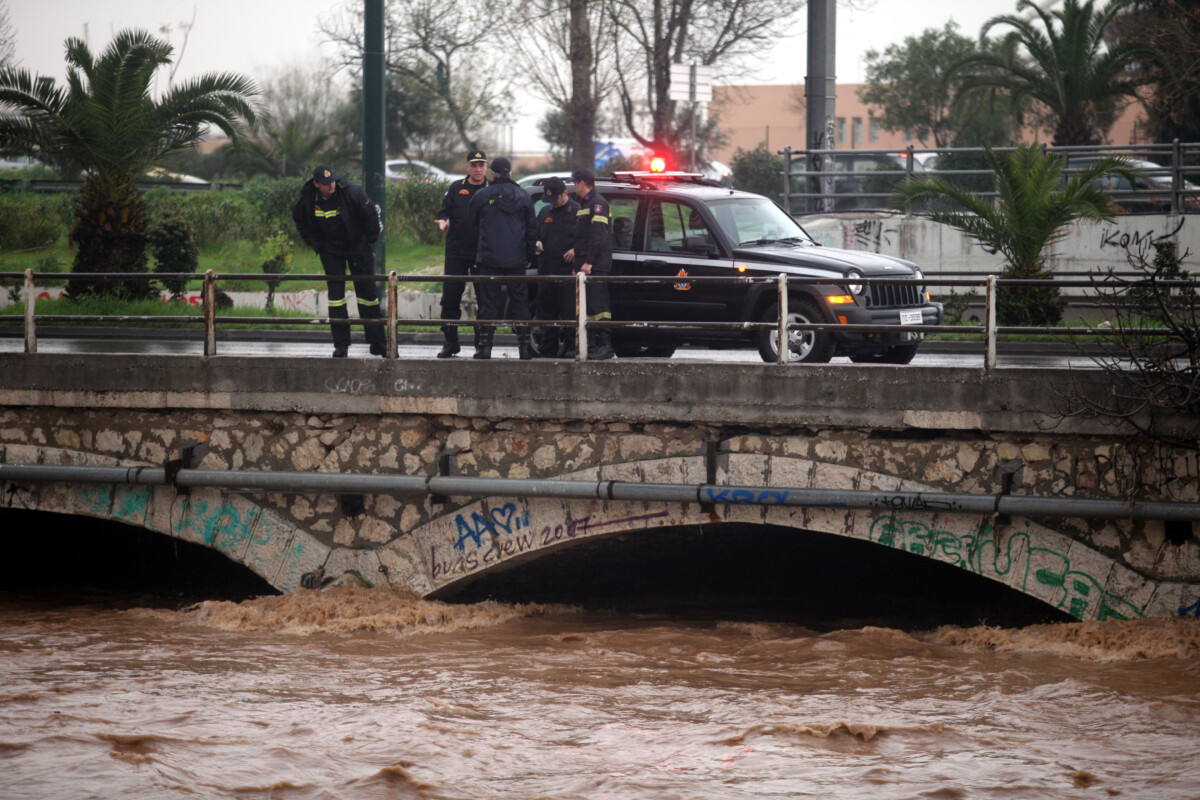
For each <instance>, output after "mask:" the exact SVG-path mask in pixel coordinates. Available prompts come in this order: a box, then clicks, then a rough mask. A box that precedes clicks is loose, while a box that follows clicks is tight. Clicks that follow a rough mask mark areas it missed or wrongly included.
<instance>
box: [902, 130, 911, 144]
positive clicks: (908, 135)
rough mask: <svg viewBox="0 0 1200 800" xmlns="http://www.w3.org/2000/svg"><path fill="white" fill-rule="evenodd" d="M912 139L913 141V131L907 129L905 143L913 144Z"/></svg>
mask: <svg viewBox="0 0 1200 800" xmlns="http://www.w3.org/2000/svg"><path fill="white" fill-rule="evenodd" d="M912 141H913V134H912V131H905V132H904V143H905V144H912Z"/></svg>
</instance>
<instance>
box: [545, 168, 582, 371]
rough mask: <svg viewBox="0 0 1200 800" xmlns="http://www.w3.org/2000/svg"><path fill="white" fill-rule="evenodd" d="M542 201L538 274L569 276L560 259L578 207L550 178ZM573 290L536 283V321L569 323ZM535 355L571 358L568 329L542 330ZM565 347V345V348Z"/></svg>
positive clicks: (569, 242)
mask: <svg viewBox="0 0 1200 800" xmlns="http://www.w3.org/2000/svg"><path fill="white" fill-rule="evenodd" d="M542 199H543V200H545V201H546V202H547V203H549V205H547V206H545V207H544V208H543V209H542V213H540V214H539V215H538V241H537V251H538V253H540V254H541V260H540V262H539V263H538V275H570V274H571V265H570V264H568V263H567V262H566V261H565V260H564V259H563V256H564V255H565V254H566V252H567V251H568V250H570V249H571V248H572V247H573V246H574V242H575V213H576V212H577V211H579V204H578V203H576V202H575V201H574V200H572V199H571V195H570V194H569V193H568V192H567V184H566V183H565V182H564V181H563V179H562V178H559V177H552V178H550V179H548V180H547V181H546V183H545V188H544V189H543V191H542ZM574 311H575V287H574V286H573V285H572V284H570V283H567V282H563V283H542V284H538V296H537V314H536V315H535V316H536V317H537V319H555V320H569V319H572V318H573V317H574ZM540 330H541V331H542V333H541V336H540V337H539V339H538V343H537V354H538V355H539V356H541V357H542V358H558V357H559V355H560V354H563V355H572V354H573V353H574V351H575V347H574V345H573V344H572V342H573V341H574V339H573V338H572V334H571V330H570V329H569V328H542V329H540ZM564 345H565V346H564Z"/></svg>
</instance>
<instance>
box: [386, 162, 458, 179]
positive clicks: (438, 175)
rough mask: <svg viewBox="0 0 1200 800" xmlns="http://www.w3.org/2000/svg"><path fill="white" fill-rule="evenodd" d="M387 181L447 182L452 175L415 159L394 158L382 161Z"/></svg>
mask: <svg viewBox="0 0 1200 800" xmlns="http://www.w3.org/2000/svg"><path fill="white" fill-rule="evenodd" d="M384 170H385V172H386V173H387V179H388V180H389V181H411V180H415V181H420V182H422V183H449V182H450V181H452V180H454V177H453V176H451V175H449V174H448V173H446V172H445V171H444V170H442V169H441V168H440V167H435V166H434V165H433V164H430V163H429V162H427V161H418V160H417V159H415V158H414V159H408V158H395V159H392V160H391V161H386V162H384Z"/></svg>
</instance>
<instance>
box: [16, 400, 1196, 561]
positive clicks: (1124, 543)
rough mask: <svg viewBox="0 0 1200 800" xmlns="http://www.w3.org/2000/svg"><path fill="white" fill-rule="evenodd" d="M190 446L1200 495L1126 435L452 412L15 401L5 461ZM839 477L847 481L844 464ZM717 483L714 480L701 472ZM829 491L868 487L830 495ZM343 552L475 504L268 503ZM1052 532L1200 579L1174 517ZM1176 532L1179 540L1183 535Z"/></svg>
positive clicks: (512, 471)
mask: <svg viewBox="0 0 1200 800" xmlns="http://www.w3.org/2000/svg"><path fill="white" fill-rule="evenodd" d="M186 440H192V441H196V442H199V443H202V444H204V445H205V446H206V447H207V450H208V452H207V454H206V455H205V456H204V458H203V460H202V462H201V463H200V465H199V466H200V468H202V469H214V470H227V469H232V470H243V469H245V470H294V471H300V472H328V473H336V472H364V473H395V474H406V475H417V474H419V475H431V474H437V470H438V458H439V455H441V454H443V453H451V454H453V455H454V461H455V465H456V470H457V474H460V475H464V476H478V477H503V478H554V477H559V476H563V475H568V474H579V473H581V472H583V471H585V470H589V469H594V468H597V467H604V466H608V465H617V464H623V463H632V462H645V461H653V460H654V459H667V458H688V457H691V458H695V457H703V456H704V454H705V452H706V446H707V444H708V442H709V441H717V442H718V443H719V452H721V453H722V454H723V455H722V456H721V458H723V459H725V460H726V461H727V460H728V458H729V457H730V454H739V455H747V454H755V455H763V456H775V457H791V458H796V459H807V460H811V461H813V462H817V463H821V464H829V465H836V466H839V467H844V468H846V469H847V470H856V471H865V472H871V473H882V474H885V475H891V476H896V477H897V478H900V479H902V480H905V481H912V482H917V483H920V484H922V485H924V486H927V487H930V488H931V489H932V490H934V491H945V492H964V493H985V494H992V493H996V492H998V491H999V490H1000V478H999V472H1000V471H1001V469H1002V468H1005V469H1008V470H1010V471H1011V470H1012V469H1014V468H1015V467H1016V466H1017V465H1020V472H1019V474H1018V477H1019V481H1018V483H1017V485H1016V486H1015V487H1014V490H1013V491H1014V493H1015V494H1029V495H1038V496H1056V497H1091V498H1110V499H1111V498H1120V497H1122V496H1123V494H1122V493H1123V491H1124V490H1125V489H1126V488H1127V487H1128V486H1129V484H1130V482H1131V481H1134V482H1136V483H1138V484H1140V488H1139V491H1138V494H1139V496H1140V497H1141V498H1143V499H1162V500H1171V501H1184V502H1197V501H1198V500H1200V494H1198V488H1197V487H1198V482H1197V471H1198V468H1197V462H1196V457H1195V455H1194V454H1184V453H1175V452H1168V451H1162V452H1160V453H1159V454H1158V457H1157V458H1156V459H1155V460H1154V461H1153V462H1144V463H1143V464H1142V467H1141V468H1142V474H1139V475H1131V474H1130V469H1131V467H1130V461H1129V459H1128V453H1127V449H1126V443H1124V442H1122V441H1121V440H1119V439H1114V438H1112V437H1107V438H1105V437H1096V436H1082V435H1055V434H1054V433H1053V432H1046V433H1041V434H1037V435H1016V434H1005V435H986V434H980V433H978V432H962V433H958V434H953V433H941V434H940V435H934V434H931V433H929V432H926V433H925V434H923V435H920V436H915V437H914V436H913V434H912V433H907V434H905V433H896V432H888V431H868V430H860V429H853V428H820V429H818V428H808V427H804V428H763V429H758V430H750V429H746V428H743V427H734V426H707V425H669V424H631V423H626V422H605V421H596V422H579V421H571V422H554V421H537V420H488V419H481V418H476V419H468V418H463V417H458V416H448V415H416V414H413V415H382V416H376V415H327V414H322V415H312V414H288V413H265V412H231V411H220V412H217V411H170V410H168V411H161V412H160V411H148V410H118V409H104V410H91V409H63V408H9V409H6V410H4V411H2V412H0V448H2V453H0V460H2V461H5V462H8V463H31V462H33V461H35V460H36V456H35V453H36V452H37V451H38V450H39V449H44V448H59V449H61V450H64V451H75V452H82V453H91V454H95V455H96V456H99V457H104V459H105V462H106V463H119V464H121V465H126V466H135V465H147V466H161V465H162V464H164V463H165V462H166V461H167V460H168V459H170V458H175V457H177V456H178V453H179V450H180V447H181V446H182V444H183V443H184V442H185V441H186ZM830 474H837V473H836V471H832V472H831V473H830ZM701 480H702V478H701ZM823 488H854V487H851V486H825V487H823ZM253 499H254V501H255V502H256V503H258V504H259V505H261V506H263V507H265V508H269V509H271V510H273V511H274V512H276V513H277V514H279V515H280V516H281V517H282V518H283V519H285V520H288V521H289V522H290V523H291V524H293V525H295V526H296V527H297V528H301V529H303V530H305V531H307V532H308V533H310V534H311V535H312V536H314V537H315V538H316V539H318V540H319V541H321V542H322V543H323V544H324V545H327V546H329V547H330V548H352V549H355V550H370V549H376V548H380V547H382V546H383V545H386V544H388V543H391V542H395V541H396V540H397V539H399V538H401V537H404V536H406V535H407V534H409V533H410V532H412V531H413V530H415V529H417V528H419V527H421V526H423V525H426V524H428V523H430V522H431V521H432V520H435V519H437V518H439V517H442V516H444V515H446V514H448V513H451V512H453V511H454V510H455V509H456V508H459V507H461V506H462V505H464V504H463V503H457V504H456V503H455V502H451V503H449V504H447V505H441V504H434V503H433V502H432V501H431V499H430V498H429V497H424V496H423V497H416V498H411V499H409V498H397V497H390V496H370V497H366V498H365V504H364V509H363V513H361V514H358V515H355V516H348V515H347V514H346V513H345V512H344V510H343V507H342V505H341V503H340V502H339V500H338V499H337V498H336V497H334V496H331V495H320V496H304V495H264V496H256V497H254V498H253ZM1046 524H1047V525H1049V526H1050V527H1052V528H1054V529H1056V530H1058V531H1060V532H1061V533H1063V534H1065V535H1067V536H1069V537H1071V538H1072V539H1075V540H1077V541H1080V542H1084V543H1087V544H1088V545H1089V546H1090V547H1092V548H1094V549H1095V550H1097V551H1099V552H1101V553H1103V554H1105V555H1107V556H1108V557H1110V558H1112V559H1114V560H1115V561H1117V562H1120V563H1122V564H1124V565H1126V566H1127V567H1129V568H1130V569H1133V570H1135V571H1137V572H1138V573H1139V574H1141V575H1144V576H1146V577H1147V578H1151V579H1154V580H1171V581H1188V582H1197V581H1200V542H1198V541H1197V538H1196V536H1195V535H1194V534H1193V535H1190V536H1179V535H1178V531H1177V530H1176V531H1174V532H1172V531H1168V530H1167V528H1166V526H1164V524H1163V523H1161V522H1145V523H1135V522H1131V521H1128V520H1125V521H1108V520H1090V521H1089V520H1052V521H1049V522H1048V523H1046ZM1168 534H1171V535H1168Z"/></svg>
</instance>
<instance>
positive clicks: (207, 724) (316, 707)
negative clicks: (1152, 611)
mask: <svg viewBox="0 0 1200 800" xmlns="http://www.w3.org/2000/svg"><path fill="white" fill-rule="evenodd" d="M127 605H129V603H128V602H119V603H118V602H112V601H111V599H104V600H101V599H99V598H95V597H78V598H75V599H71V598H61V597H60V598H57V599H56V600H54V601H53V602H50V601H47V600H46V599H45V598H44V597H39V598H33V597H28V596H21V595H9V596H4V597H0V797H3V798H6V799H7V800H13V799H14V798H38V799H39V800H43V799H44V798H176V797H178V798H289V799H290V798H354V799H355V800H360V799H366V798H527V799H529V800H533V798H589V799H594V798H647V799H648V800H649V799H650V798H654V799H655V800H661V799H662V798H721V799H722V800H725V799H727V798H794V797H819V798H833V797H837V798H854V797H864V798H925V797H934V798H1098V797H1128V798H1155V800H1169V799H1170V798H1197V797H1200V756H1198V755H1197V746H1198V745H1197V743H1198V742H1200V622H1197V621H1196V620H1187V619H1178V620H1156V621H1138V622H1110V623H1088V624H1070V623H1067V624H1052V625H1036V626H1030V627H1026V628H1020V629H1004V628H984V627H980V628H959V627H943V628H939V629H936V630H930V631H924V632H919V631H918V632H904V631H901V630H897V629H892V628H885V627H870V626H868V627H859V628H853V629H845V630H832V631H825V632H817V631H813V630H809V629H806V628H803V627H800V626H796V625H789V624H786V623H780V622H772V623H762V622H747V621H737V622H729V621H721V620H720V619H711V620H703V619H687V620H681V619H679V618H671V617H668V616H653V615H632V614H617V613H600V612H584V611H581V610H578V609H576V608H572V607H569V606H544V605H508V604H500V603H492V602H484V603H476V604H470V605H447V604H441V603H436V602H430V601H421V600H417V599H415V598H412V597H409V596H407V595H404V594H402V593H398V592H393V591H387V590H380V589H377V590H365V589H351V588H335V589H329V590H326V591H323V592H308V591H306V592H301V593H298V594H295V595H290V596H283V597H262V598H258V599H252V600H245V601H242V602H224V601H207V602H203V603H200V604H198V605H196V606H192V607H190V608H186V609H183V610H164V609H161V608H158V609H156V608H138V607H123V606H127Z"/></svg>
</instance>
